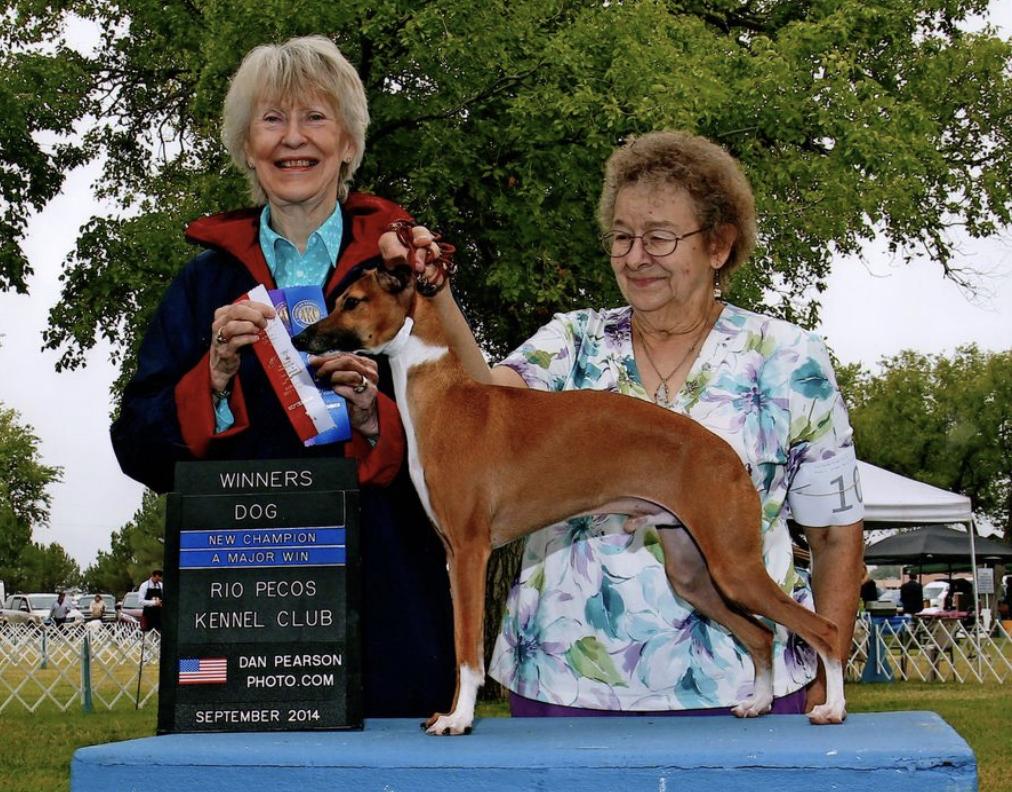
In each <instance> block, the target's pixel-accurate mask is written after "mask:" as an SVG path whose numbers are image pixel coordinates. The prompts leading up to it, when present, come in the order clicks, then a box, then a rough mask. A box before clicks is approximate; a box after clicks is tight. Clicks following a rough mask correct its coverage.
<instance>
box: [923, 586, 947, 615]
mask: <svg viewBox="0 0 1012 792" xmlns="http://www.w3.org/2000/svg"><path fill="white" fill-rule="evenodd" d="M948 594H949V581H948V580H932V581H931V582H930V583H925V584H924V599H925V600H927V602H928V607H929V608H938V609H939V610H941V609H942V608H943V606H944V605H945V598H946V597H947V596H948Z"/></svg>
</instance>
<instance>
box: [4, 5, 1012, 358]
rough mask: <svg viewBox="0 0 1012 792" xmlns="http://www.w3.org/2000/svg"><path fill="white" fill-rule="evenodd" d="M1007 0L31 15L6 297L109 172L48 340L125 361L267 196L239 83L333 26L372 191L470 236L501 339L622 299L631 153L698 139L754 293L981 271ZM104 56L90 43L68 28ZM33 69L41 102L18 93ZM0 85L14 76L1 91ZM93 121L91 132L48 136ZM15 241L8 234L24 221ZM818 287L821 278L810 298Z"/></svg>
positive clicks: (18, 67) (495, 341)
mask: <svg viewBox="0 0 1012 792" xmlns="http://www.w3.org/2000/svg"><path fill="white" fill-rule="evenodd" d="M986 7H987V3H986V1H985V0H831V1H830V0H684V1H683V2H661V0H641V1H640V2H630V3H602V2H600V0H595V1H593V2H591V1H588V0H576V1H575V2H573V1H571V2H563V0H524V1H522V2H505V0H431V1H429V2H421V1H415V2H408V1H407V0H386V1H385V2H382V3H377V2H374V1H373V0H368V2H366V0H347V2H341V3H324V2H316V1H315V0H303V1H302V2H293V0H257V1H256V2H252V1H251V0H229V2H227V3H225V2H222V0H160V1H159V2H149V1H148V0H67V1H66V2H63V3H60V4H50V3H44V2H36V1H35V0H6V11H7V13H6V15H5V16H4V17H3V20H4V22H3V27H0V30H2V37H3V39H4V40H5V43H6V44H8V46H7V47H5V48H4V49H3V50H2V51H3V52H5V53H6V54H4V55H0V70H2V71H3V73H4V75H10V76H18V79H19V80H21V82H19V81H18V80H13V81H12V82H11V83H10V84H9V85H8V86H7V87H5V88H4V89H2V90H3V91H5V93H2V94H0V96H2V101H5V102H6V103H7V105H9V107H5V108H4V109H5V111H6V112H5V123H7V125H8V126H7V127H5V129H8V132H7V133H5V134H7V135H8V138H3V139H0V147H2V149H3V152H4V159H5V161H10V162H12V163H13V165H12V167H11V168H10V169H9V170H5V171H4V172H3V177H2V178H0V205H2V207H3V208H4V210H5V214H4V216H5V217H7V218H8V219H7V220H6V222H7V233H6V234H4V233H0V237H3V238H5V239H8V240H9V241H8V242H7V243H6V244H7V248H4V251H5V252H4V257H3V258H2V259H0V272H2V273H3V276H2V277H3V279H4V280H3V281H0V283H6V284H8V285H13V286H14V287H16V288H21V287H23V285H24V275H25V272H26V265H25V262H24V259H23V255H22V254H21V251H20V249H19V248H18V239H19V235H20V233H21V230H22V228H23V226H20V225H19V224H18V223H19V220H18V219H17V218H20V217H23V216H24V214H25V212H26V211H27V210H28V209H30V208H31V207H33V206H36V205H38V204H39V203H41V202H44V201H45V200H46V197H47V195H48V194H51V193H52V192H53V191H54V190H55V189H56V187H57V186H58V184H59V181H60V179H61V178H62V174H63V173H65V172H66V168H67V167H68V165H69V164H70V163H73V162H76V161H78V160H80V159H91V158H100V157H101V158H104V159H103V161H104V172H103V175H102V177H101V179H100V180H99V182H98V184H97V192H98V194H99V195H100V196H101V197H103V198H105V199H107V200H108V201H110V202H111V203H112V205H113V206H115V207H118V209H117V210H115V211H113V212H112V214H111V215H110V216H106V217H100V218H95V219H93V220H92V221H91V222H90V223H88V224H87V226H86V227H85V228H84V230H83V231H82V233H81V235H80V237H79V238H78V241H77V246H76V249H75V251H74V252H73V253H72V254H71V256H70V259H69V261H67V262H66V269H65V274H64V276H63V278H64V292H63V296H62V298H61V300H60V303H59V305H58V306H56V307H55V308H53V310H52V313H51V317H50V330H49V331H48V333H47V336H46V344H47V346H48V347H50V348H54V349H58V350H60V351H61V358H60V366H77V365H81V364H82V363H83V361H84V354H85V352H86V351H87V350H88V349H89V348H90V347H91V346H92V345H93V344H94V343H95V341H96V340H97V338H98V337H100V336H104V337H105V338H107V339H108V340H110V341H111V342H112V345H113V348H114V350H115V352H114V355H115V356H116V357H117V358H118V359H122V358H123V357H124V356H125V357H126V358H127V359H128V358H129V357H130V355H131V354H132V351H133V350H134V349H135V347H136V343H137V341H138V338H139V335H140V333H141V332H142V331H143V328H144V327H145V325H146V322H147V319H148V317H149V316H150V311H151V309H152V306H153V304H154V303H155V302H156V301H157V299H158V296H159V295H160V293H161V291H162V290H163V288H164V286H165V284H166V283H167V281H168V279H169V278H171V276H172V275H173V274H174V273H175V272H176V271H177V270H178V268H179V267H180V266H181V265H182V263H183V261H184V260H185V259H186V258H187V257H188V256H189V255H191V253H192V251H189V250H187V249H186V246H185V244H184V243H183V241H182V238H181V233H180V229H181V228H182V226H183V224H184V223H185V221H187V220H188V219H191V218H193V217H195V216H197V215H200V214H203V213H207V212H212V211H219V210H223V209H229V208H235V207H237V206H240V205H242V204H244V203H246V201H247V198H246V194H245V189H244V187H243V185H242V183H241V180H240V178H239V177H238V176H237V175H236V174H235V173H232V172H231V171H230V169H229V167H228V165H227V163H226V160H225V157H224V154H223V151H222V147H221V145H220V143H219V142H218V135H219V128H218V127H219V124H218V117H219V112H220V107H221V101H222V98H223V95H224V93H225V90H226V88H227V81H228V77H229V75H230V74H231V73H232V72H233V71H234V69H235V68H236V66H237V64H238V61H239V59H240V57H241V56H242V54H243V53H245V52H246V51H248V50H249V49H250V48H251V47H252V46H253V45H255V44H259V43H262V42H265V41H277V40H282V39H284V38H286V37H288V36H290V35H295V34H304V33H310V32H320V33H324V34H326V35H329V36H332V37H333V38H334V39H335V40H336V41H337V42H338V43H339V45H340V46H341V48H342V50H343V51H344V52H345V53H346V54H347V55H348V56H349V58H350V59H351V60H352V62H353V63H355V64H356V65H357V66H358V68H359V70H360V72H361V74H362V77H363V79H364V82H365V84H366V87H367V92H368V94H369V98H370V102H371V112H372V118H373V122H372V125H371V127H370V134H369V149H368V152H367V157H366V164H365V167H364V169H363V170H362V171H361V172H360V178H359V179H358V184H359V186H360V187H364V188H368V189H372V190H374V191H375V192H377V193H379V194H382V195H384V196H386V197H389V198H392V199H394V200H398V201H400V202H402V203H403V204H404V205H405V206H407V207H409V208H411V209H412V210H413V211H414V212H415V213H416V215H417V216H418V217H419V218H420V219H422V220H424V221H425V222H426V223H428V224H430V225H432V226H433V227H438V228H440V229H441V230H443V231H444V232H445V234H446V235H447V236H448V237H449V238H451V239H452V240H453V241H455V242H456V243H457V244H458V247H459V260H460V262H461V264H462V274H461V275H460V277H459V279H458V285H457V288H458V291H459V292H460V294H461V296H462V299H463V300H464V302H465V304H466V305H467V307H468V309H469V312H470V314H471V316H472V317H473V318H474V320H475V321H476V323H477V324H478V325H479V329H480V332H481V334H482V337H483V340H484V341H485V342H486V344H487V345H488V347H489V348H490V349H491V350H493V351H501V350H502V349H503V348H504V347H506V346H509V345H510V344H513V343H515V342H516V341H517V340H518V339H520V338H521V337H523V336H524V335H525V334H526V333H528V332H529V331H530V330H532V329H533V327H535V326H537V325H538V324H540V323H542V322H543V321H544V320H545V319H546V318H547V317H548V316H549V315H550V314H551V313H552V312H553V311H555V310H558V309H561V308H568V307H572V306H574V305H578V304H579V305H582V304H587V303H606V302H608V301H611V300H615V299H617V294H616V291H615V287H614V284H613V283H612V278H611V275H610V272H609V268H608V266H607V262H606V261H605V260H604V258H603V256H602V254H601V253H600V252H599V251H598V249H597V246H596V242H595V236H596V233H597V229H596V225H595V221H594V207H595V204H596V200H597V195H598V190H599V183H600V174H601V168H602V164H603V162H604V159H605V158H606V156H607V154H608V153H609V152H610V150H611V149H612V148H613V147H614V146H615V145H616V144H617V143H619V142H621V141H622V140H624V139H626V138H627V137H628V136H629V135H632V134H635V133H639V132H643V131H646V130H650V129H655V128H661V127H682V128H688V129H691V130H695V131H698V132H701V133H703V134H705V135H708V136H710V137H712V138H715V139H717V140H719V141H721V142H722V143H723V144H724V145H726V146H727V147H728V148H729V149H730V150H731V151H732V152H733V153H734V154H736V155H737V156H738V157H740V158H741V160H742V162H743V163H744V165H745V168H746V169H747V171H748V173H749V176H750V177H751V179H752V181H753V183H754V185H755V190H756V195H757V200H758V205H759V211H760V215H761V229H760V231H761V233H760V247H759V250H758V253H757V256H756V257H755V260H754V262H753V263H752V265H751V266H750V267H749V268H748V269H747V270H745V271H744V272H743V273H742V274H741V276H740V277H739V278H738V279H737V282H736V285H735V287H734V292H733V294H732V298H733V299H734V300H735V301H736V302H738V303H740V304H743V305H746V306H750V307H763V306H764V304H765V307H766V308H768V309H771V310H773V311H775V312H777V313H779V314H781V315H784V316H787V317H791V318H794V319H797V320H800V321H802V322H804V323H806V324H809V323H811V322H812V321H813V320H814V318H815V311H816V310H817V304H816V300H817V294H818V290H819V289H820V288H821V287H822V285H823V283H824V279H825V276H826V274H827V271H828V267H829V262H830V257H831V255H832V254H833V252H834V251H843V252H848V251H854V250H857V249H858V248H859V247H860V245H861V244H862V242H863V241H864V240H866V239H869V238H871V237H872V236H873V235H875V234H876V233H882V234H884V235H885V236H886V237H887V238H888V240H889V241H890V244H891V245H893V246H894V247H895V248H897V249H901V250H903V251H918V252H927V254H928V255H930V257H931V258H932V259H934V260H935V261H937V262H938V263H939V264H940V265H941V266H942V267H943V268H944V269H945V270H946V271H947V272H948V273H949V274H950V275H951V276H953V277H955V278H960V277H962V276H963V275H964V274H965V273H961V272H960V271H959V268H958V264H957V263H956V260H955V259H954V258H953V247H952V244H951V243H950V241H949V239H948V237H947V235H946V229H947V228H949V227H950V226H952V225H954V224H955V225H962V226H964V227H965V229H966V231H967V232H968V233H969V234H970V235H972V236H980V235H986V234H989V233H992V232H993V231H994V230H995V226H996V225H1000V224H1007V223H1008V222H1009V210H1010V185H1012V145H1010V140H1009V137H1010V135H1012V126H1010V125H1009V124H1008V118H1009V111H1010V105H1012V101H1010V99H1012V91H1010V81H1009V64H1010V45H1009V43H1008V42H1005V41H1002V40H999V39H997V38H996V37H995V36H993V35H992V34H991V33H988V32H985V33H983V34H979V35H970V34H967V33H965V32H962V31H961V30H960V27H959V25H960V23H961V22H963V21H964V20H965V19H966V17H967V16H968V15H969V14H974V13H980V12H983V11H984V10H985V9H986ZM71 14H74V15H76V17H75V18H80V19H84V20H89V21H91V22H94V23H95V24H96V25H97V27H98V29H99V31H100V33H101V43H100V45H99V46H98V48H97V50H96V53H95V54H94V55H78V54H74V53H72V52H71V51H70V49H69V44H68V39H67V38H66V35H65V33H66V21H67V19H68V18H69V15H71ZM29 66H30V67H31V69H34V72H32V74H34V75H35V77H33V79H34V80H35V82H33V83H32V89H31V90H30V91H28V92H24V91H19V89H18V86H19V85H23V84H24V82H25V79H27V78H22V77H20V75H23V74H28V73H29V72H28V71H25V69H27V68H28V67H29ZM0 84H4V81H3V80H0ZM74 120H77V123H78V126H77V129H78V130H79V131H80V132H81V133H82V134H83V139H82V142H81V143H80V144H79V145H78V144H74V145H69V144H67V145H64V146H63V147H60V146H55V147H50V148H49V149H45V148H43V147H42V146H40V145H38V144H36V143H34V141H36V140H39V139H40V138H39V135H38V134H34V133H36V132H37V131H40V130H55V131H57V132H64V131H66V129H67V128H68V127H69V125H70V123H71V122H72V121H74ZM0 230H2V229H0ZM813 287H814V288H813Z"/></svg>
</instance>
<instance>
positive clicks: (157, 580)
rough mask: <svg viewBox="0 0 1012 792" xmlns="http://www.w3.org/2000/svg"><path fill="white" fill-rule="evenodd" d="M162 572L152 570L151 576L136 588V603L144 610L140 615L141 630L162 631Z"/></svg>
mask: <svg viewBox="0 0 1012 792" xmlns="http://www.w3.org/2000/svg"><path fill="white" fill-rule="evenodd" d="M163 599H164V588H163V587H162V570H160V569H152V570H151V576H150V577H149V578H148V579H147V580H145V581H144V582H143V583H141V584H140V585H139V586H138V587H137V603H138V604H139V605H140V606H141V607H142V608H143V609H144V610H143V612H142V614H141V629H142V630H144V632H147V631H149V630H157V631H158V632H161V631H162V600H163Z"/></svg>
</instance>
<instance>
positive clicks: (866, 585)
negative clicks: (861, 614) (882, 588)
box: [861, 572, 878, 608]
mask: <svg viewBox="0 0 1012 792" xmlns="http://www.w3.org/2000/svg"><path fill="white" fill-rule="evenodd" d="M877 599H878V586H877V585H876V583H875V581H874V580H872V579H871V575H869V574H868V573H867V572H866V573H865V576H864V582H863V583H862V584H861V601H862V602H863V603H864V606H865V607H866V608H867V607H868V604H869V603H871V602H875V601H876V600H877Z"/></svg>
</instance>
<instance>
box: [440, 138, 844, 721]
mask: <svg viewBox="0 0 1012 792" xmlns="http://www.w3.org/2000/svg"><path fill="white" fill-rule="evenodd" d="M599 222H600V226H601V232H602V236H601V242H602V247H603V252H604V254H605V255H606V256H607V257H608V261H609V262H610V265H611V268H612V272H613V273H614V275H615V278H616V281H617V283H618V287H619V289H620V291H621V292H622V295H623V297H624V298H625V301H626V303H627V304H626V305H623V306H621V307H618V308H607V309H584V310H578V311H572V312H569V313H563V314H558V315H556V316H555V317H554V319H552V321H551V322H549V323H548V324H547V325H545V326H544V327H542V328H541V329H540V330H538V331H537V333H535V335H534V336H533V337H532V338H530V339H528V340H527V341H525V342H524V343H523V344H521V345H520V347H518V348H517V350H516V351H515V352H513V353H512V354H510V355H509V356H508V357H506V359H505V360H503V361H502V362H501V363H500V364H499V365H497V366H495V367H494V368H492V369H491V370H490V369H489V368H488V366H487V365H486V364H485V363H484V360H483V359H482V357H481V355H480V354H479V353H478V350H477V346H476V344H475V343H474V340H473V337H472V336H471V334H470V332H469V331H468V329H467V327H466V324H465V323H464V321H463V318H462V317H461V315H460V313H459V311H458V310H457V308H456V306H455V304H454V302H453V298H452V295H451V294H450V290H449V289H443V290H442V291H440V292H438V293H437V295H436V296H435V297H434V298H433V299H434V301H435V305H436V306H437V307H438V309H439V310H440V312H441V314H442V315H443V317H444V320H445V321H447V322H448V323H450V324H451V326H453V327H455V328H456V330H455V338H454V344H455V347H456V348H457V351H458V353H459V354H460V355H461V358H462V359H463V360H464V361H465V363H466V364H467V365H468V367H469V368H470V370H471V371H472V373H473V375H474V376H475V377H476V378H478V379H480V380H482V381H486V382H491V383H495V384H498V385H505V386H510V387H517V388H537V389H540V390H548V391H562V390H573V389H594V390H607V391H614V392H617V393H622V394H627V395H629V396H631V397H634V398H638V399H647V400H650V401H653V402H655V403H656V404H658V405H659V406H661V407H663V408H665V409H669V410H674V411H676V412H680V413H683V414H685V415H688V416H690V417H692V418H694V419H695V420H697V421H699V422H700V423H701V424H703V425H704V426H706V427H707V428H709V429H710V430H711V431H713V432H714V433H716V434H717V435H719V436H720V437H722V438H723V439H724V440H726V441H727V442H728V443H730V444H731V445H732V446H733V447H734V448H735V450H736V451H737V452H738V454H739V455H740V457H741V460H742V463H743V464H744V465H745V466H746V468H747V470H748V471H749V473H750V474H751V476H752V479H753V481H754V483H755V487H756V490H757V491H758V493H759V495H760V498H761V501H762V526H761V531H762V537H763V544H764V558H765V561H766V566H767V569H768V570H769V573H770V575H771V576H772V577H773V578H774V580H776V581H778V582H779V583H780V585H781V586H782V587H783V588H784V590H785V591H787V592H788V593H790V594H792V595H793V596H794V597H795V598H796V599H798V600H799V601H801V602H803V603H806V604H809V605H812V604H813V600H814V606H815V608H816V609H817V610H818V611H819V612H820V613H822V614H823V615H826V616H827V617H829V618H831V619H832V620H833V621H835V622H836V623H837V624H838V625H839V627H840V635H841V636H842V639H841V640H842V644H841V646H840V647H839V653H840V654H841V655H844V654H845V652H846V650H847V649H848V648H849V643H850V634H851V630H852V628H853V623H854V616H855V612H856V603H857V592H858V585H859V583H860V570H861V566H862V565H861V548H862V542H861V523H860V520H861V517H862V506H861V502H860V489H859V487H858V482H857V472H856V458H855V455H854V448H853V444H852V441H851V429H850V425H849V422H848V419H847V413H846V409H845V407H844V404H843V401H842V400H841V398H840V394H839V391H838V389H837V387H836V382H835V380H834V378H833V372H832V367H831V365H830V361H829V357H828V354H827V352H826V349H825V346H824V344H823V342H822V340H821V339H820V338H819V337H818V336H816V335H815V334H813V333H810V332H807V331H805V330H803V329H801V328H799V327H796V326H794V325H791V324H788V323H787V322H783V321H780V320H777V319H773V318H771V317H768V316H763V315H761V314H756V313H752V312H750V311H746V310H743V309H741V308H737V307H735V306H734V305H731V304H730V303H727V302H725V301H723V290H724V288H725V287H726V285H727V283H728V281H729V279H730V277H731V275H732V273H733V272H734V271H735V270H736V269H737V268H738V267H740V266H742V264H744V263H745V261H747V259H748V257H749V255H750V254H751V252H752V249H753V247H754V244H755V238H756V220H755V209H754V204H753V198H752V190H751V188H750V186H749V183H748V180H747V178H746V177H745V175H744V173H743V172H742V170H741V168H740V166H739V165H738V163H737V162H736V161H735V160H734V159H733V158H732V157H731V156H730V155H729V154H728V153H727V152H726V151H724V150H723V149H722V148H721V147H719V146H717V145H716V144H714V143H712V142H710V141H708V140H706V139H704V138H701V137H698V136H695V135H691V134H688V133H685V132H654V133H651V134H647V135H643V136H642V137H639V138H636V139H634V140H631V141H629V142H628V143H626V144H625V145H623V146H621V147H620V148H618V149H617V150H616V151H615V152H614V153H613V154H612V156H611V158H610V159H609V160H608V163H607V166H606V169H605V177H604V187H603V190H602V195H601V200H600V206H599ZM429 275H430V277H438V272H436V271H435V270H433V271H431V272H430V273H429ZM586 420H587V423H588V426H589V427H592V426H593V416H591V415H588V416H586ZM607 446H608V438H607V437H602V438H601V447H602V453H607V451H606V449H607ZM560 464H573V465H579V464H580V460H578V459H574V460H568V461H565V462H563V461H561V460H560ZM543 487H544V488H545V489H550V488H551V482H550V481H546V482H544V483H543ZM788 517H793V519H794V520H795V521H797V522H798V523H800V524H801V525H802V526H804V527H805V530H806V533H807V536H808V539H809V542H810V543H811V545H812V548H813V551H814V567H813V582H812V584H810V583H809V581H808V578H807V577H806V576H805V575H803V574H801V573H799V571H797V570H795V568H794V564H793V560H792V550H791V540H790V537H789V534H788V529H787V520H788ZM624 522H625V518H624V517H623V516H621V515H599V516H596V517H593V518H591V517H581V518H576V519H571V520H569V521H567V522H563V523H560V524H558V525H552V526H549V527H547V528H544V529H542V530H540V531H538V532H537V533H535V534H532V535H531V536H530V537H528V539H527V541H526V546H525V547H524V551H523V560H522V568H521V572H520V576H519V579H518V581H517V582H516V584H515V585H514V586H513V588H512V590H511V592H510V594H509V598H508V602H507V608H506V614H505V617H504V619H503V624H502V631H501V633H500V636H499V639H498V641H497V643H496V646H495V651H494V655H493V660H492V664H491V668H490V673H491V675H492V676H493V677H495V678H496V679H498V680H499V681H500V682H501V683H502V684H503V685H505V686H506V687H507V688H508V689H509V690H510V691H511V694H512V695H511V706H512V711H513V714H514V715H597V714H606V713H622V714H657V713H666V714H671V713H705V714H713V713H719V712H727V711H728V710H729V708H731V707H733V706H734V705H736V704H738V703H740V702H742V701H743V700H745V699H748V698H750V697H751V696H752V695H753V694H754V695H756V696H757V697H758V700H759V701H760V702H763V703H762V706H760V707H758V709H760V710H762V709H764V708H769V707H772V710H773V711H774V712H802V711H804V710H805V707H806V692H805V688H806V686H807V685H809V683H811V682H812V681H813V679H815V676H816V658H815V656H814V653H813V652H811V651H810V650H809V649H808V648H807V646H805V645H803V644H801V643H799V641H798V640H797V639H796V638H794V637H793V636H790V635H788V634H787V633H786V632H785V631H784V629H783V628H782V627H780V626H776V625H774V629H775V640H774V655H775V658H774V661H775V662H774V678H773V679H772V680H759V681H757V685H758V684H762V685H765V686H766V690H764V691H759V690H753V689H752V679H753V670H752V664H751V661H750V659H749V657H748V654H747V653H746V651H745V650H744V648H743V647H742V646H741V645H739V644H738V643H737V642H736V641H735V640H734V638H733V637H732V636H731V634H730V633H729V632H728V631H727V630H726V629H725V628H723V627H722V626H720V625H719V624H717V623H716V621H714V620H711V619H710V618H708V617H707V614H708V613H716V612H718V611H719V610H720V607H721V604H720V603H717V605H716V606H714V605H713V603H716V602H717V600H716V598H719V597H721V595H720V594H719V592H717V591H716V590H715V589H714V588H713V586H712V583H710V582H709V576H708V575H705V574H703V575H699V576H694V577H693V579H691V580H684V585H685V588H684V590H683V589H682V588H680V589H679V590H680V591H683V593H685V594H686V599H683V598H681V597H679V596H678V595H676V594H675V593H674V592H673V591H672V589H671V587H670V585H669V584H668V579H667V576H666V575H665V570H664V564H665V559H666V558H668V559H673V558H676V557H677V558H689V557H692V558H695V559H696V562H697V567H699V565H701V564H703V563H705V562H703V561H702V557H701V556H699V551H698V550H697V549H696V548H695V545H694V544H693V542H692V540H691V538H690V537H689V536H688V534H687V533H686V532H685V530H684V529H681V528H679V527H677V526H670V527H668V526H664V527H661V528H659V529H657V528H653V527H646V528H641V529H639V530H638V531H636V532H635V533H633V534H626V532H625V531H624V530H623V526H624ZM675 576H676V579H680V580H681V579H685V578H686V577H687V576H686V574H685V571H684V570H682V574H681V575H679V574H678V571H677V570H675ZM686 592H689V593H686ZM813 592H814V597H813ZM689 600H691V602H690V601H689ZM774 696H775V698H774ZM822 696H824V691H821V690H820V689H819V686H818V685H816V686H814V687H811V688H810V689H809V695H808V701H807V705H808V708H810V707H811V706H813V705H814V704H815V703H819V701H820V697H822ZM771 699H772V701H771ZM749 712H750V714H757V713H756V712H753V711H752V710H749Z"/></svg>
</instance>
